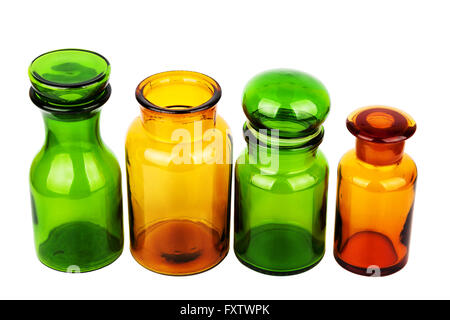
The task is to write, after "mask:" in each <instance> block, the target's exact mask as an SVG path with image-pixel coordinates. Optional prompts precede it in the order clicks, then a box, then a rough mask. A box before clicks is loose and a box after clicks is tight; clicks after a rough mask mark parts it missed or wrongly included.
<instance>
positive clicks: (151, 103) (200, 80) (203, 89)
mask: <svg viewBox="0 0 450 320" xmlns="http://www.w3.org/2000/svg"><path fill="white" fill-rule="evenodd" d="M221 95H222V90H221V88H220V85H219V84H218V83H217V81H215V80H214V79H213V78H211V77H209V76H207V75H204V74H202V73H199V72H193V71H167V72H161V73H157V74H154V75H152V76H150V77H148V78H146V79H144V80H143V81H142V82H141V83H140V84H139V85H138V86H137V88H136V99H137V101H138V102H139V104H140V105H141V106H143V107H144V108H146V109H149V110H152V111H156V112H161V113H171V114H186V113H194V112H199V111H203V110H207V109H209V108H212V107H214V106H215V105H217V103H218V102H219V100H220V97H221Z"/></svg>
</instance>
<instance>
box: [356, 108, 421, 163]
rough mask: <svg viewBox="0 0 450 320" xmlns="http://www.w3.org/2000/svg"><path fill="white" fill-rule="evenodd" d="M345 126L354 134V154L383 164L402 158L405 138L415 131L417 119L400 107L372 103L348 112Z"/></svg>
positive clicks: (363, 159) (362, 158)
mask: <svg viewBox="0 0 450 320" xmlns="http://www.w3.org/2000/svg"><path fill="white" fill-rule="evenodd" d="M347 128H348V130H349V131H350V132H351V133H352V134H353V135H354V136H355V137H356V155H357V157H358V158H359V159H360V160H362V161H364V162H367V163H370V164H373V165H379V166H382V165H391V164H395V163H398V162H399V161H400V160H401V159H402V157H403V149H404V146H405V140H407V139H408V138H410V137H411V136H412V135H413V134H414V132H415V131H416V123H415V121H414V120H413V119H412V118H411V116H409V115H408V114H406V113H405V112H403V111H401V110H398V109H395V108H391V107H385V106H371V107H366V108H361V109H358V110H356V111H355V112H353V113H352V114H350V116H349V117H348V118H347Z"/></svg>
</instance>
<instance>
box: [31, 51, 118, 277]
mask: <svg viewBox="0 0 450 320" xmlns="http://www.w3.org/2000/svg"><path fill="white" fill-rule="evenodd" d="M109 73H110V65H109V62H108V61H107V60H106V59H105V58H104V57H102V56H101V55H99V54H97V53H94V52H91V51H86V50H79V49H64V50H56V51H52V52H48V53H46V54H43V55H41V56H39V57H38V58H36V59H35V60H34V61H33V62H32V63H31V65H30V67H29V77H30V80H31V83H32V86H31V88H30V98H31V100H32V102H33V103H34V104H35V105H36V106H37V107H39V108H40V109H41V111H42V114H43V118H44V124H45V131H46V138H45V142H44V146H43V147H42V149H41V150H40V151H39V153H38V154H37V155H36V157H35V158H34V160H33V163H32V165H31V169H30V188H31V201H32V213H33V228H34V239H35V246H36V251H37V255H38V258H39V260H40V261H41V262H42V263H43V264H45V265H46V266H48V267H50V268H52V269H55V270H59V271H65V272H87V271H92V270H96V269H99V268H101V267H104V266H106V265H108V264H110V263H112V262H113V261H114V260H116V259H117V258H118V257H119V256H120V254H121V252H122V249H123V225H122V191H121V171H120V167H119V164H118V161H117V160H116V158H115V157H114V155H113V154H112V152H111V151H110V150H109V149H108V148H107V147H106V146H105V144H104V143H103V140H102V139H101V136H100V132H99V119H100V108H101V107H102V106H103V104H105V103H106V102H107V100H108V99H109V96H110V94H111V87H110V85H109V84H108V80H109Z"/></svg>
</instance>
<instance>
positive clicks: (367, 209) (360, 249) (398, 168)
mask: <svg viewBox="0 0 450 320" xmlns="http://www.w3.org/2000/svg"><path fill="white" fill-rule="evenodd" d="M347 128H348V130H349V131H350V132H351V133H352V134H353V135H354V136H355V137H356V148H355V149H354V150H351V151H349V152H348V153H346V154H345V155H344V157H343V158H342V159H341V161H340V163H339V168H338V190H337V205H336V229H335V242H334V256H335V258H336V260H337V262H338V263H339V264H340V265H341V266H342V267H343V268H345V269H347V270H349V271H351V272H354V273H357V274H361V275H367V276H374V275H376V276H385V275H389V274H392V273H394V272H397V271H398V270H400V269H401V268H403V267H404V266H405V264H406V262H407V260H408V249H409V238H410V231H411V220H412V214H413V206H414V197H415V184H416V178H417V168H416V165H415V163H414V161H413V160H412V159H411V158H410V157H409V156H408V155H406V154H404V152H403V149H404V146H405V140H406V139H408V138H409V137H411V136H412V135H413V134H414V132H415V131H416V123H415V122H414V120H413V119H412V118H411V117H410V116H409V115H407V114H406V113H404V112H402V111H400V110H397V109H394V108H389V107H383V106H372V107H366V108H362V109H359V110H357V111H355V112H354V113H352V114H351V115H350V116H349V117H348V119H347Z"/></svg>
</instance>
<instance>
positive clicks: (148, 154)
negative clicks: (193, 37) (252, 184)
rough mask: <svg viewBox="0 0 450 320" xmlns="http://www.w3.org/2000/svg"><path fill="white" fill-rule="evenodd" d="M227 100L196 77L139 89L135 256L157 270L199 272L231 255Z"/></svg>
mask: <svg viewBox="0 0 450 320" xmlns="http://www.w3.org/2000/svg"><path fill="white" fill-rule="evenodd" d="M220 96H221V89H220V86H219V85H218V83H217V82H216V81H214V80H213V79H211V78H210V77H208V76H205V75H203V74H200V73H196V72H190V71H170V72H163V73H159V74H155V75H153V76H150V77H148V78H147V79H145V80H144V81H142V82H141V83H140V84H139V86H138V87H137V89H136V98H137V100H138V102H139V104H140V106H141V108H140V109H141V115H140V117H138V118H136V119H135V121H134V122H133V123H132V124H131V127H130V129H129V131H128V135H127V141H126V163H127V176H128V197H129V216H130V234H131V252H132V254H133V256H134V258H135V259H136V260H137V261H138V262H139V263H140V264H141V265H142V266H144V267H146V268H148V269H150V270H152V271H155V272H158V273H163V274H169V275H188V274H194V273H198V272H202V271H205V270H207V269H210V268H212V267H213V266H215V265H216V264H218V263H219V262H220V261H221V260H222V259H223V258H224V257H225V256H226V254H227V252H228V248H229V221H230V190H231V167H232V164H231V161H232V141H231V134H230V132H229V128H228V125H227V124H226V123H225V121H224V120H223V119H222V118H221V117H220V116H219V115H218V114H217V113H216V105H217V103H218V101H219V99H220Z"/></svg>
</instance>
